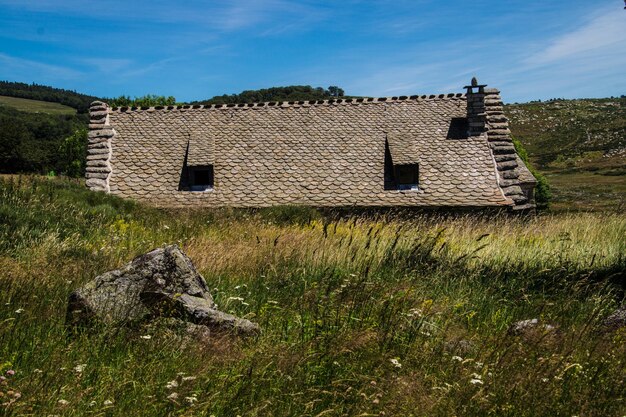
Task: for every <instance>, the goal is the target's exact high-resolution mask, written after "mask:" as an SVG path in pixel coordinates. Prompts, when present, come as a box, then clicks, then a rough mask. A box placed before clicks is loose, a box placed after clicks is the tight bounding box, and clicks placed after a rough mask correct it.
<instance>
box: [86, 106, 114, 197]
mask: <svg viewBox="0 0 626 417" xmlns="http://www.w3.org/2000/svg"><path fill="white" fill-rule="evenodd" d="M114 134H115V132H114V131H113V129H112V128H111V126H110V125H109V106H108V105H107V104H106V103H103V102H101V101H94V102H93V103H91V105H90V107H89V142H88V145H87V168H86V170H85V171H86V172H85V179H86V181H85V185H87V187H88V188H89V189H91V190H93V191H104V192H107V193H108V192H109V177H110V176H111V163H110V160H111V139H112V138H113V136H114Z"/></svg>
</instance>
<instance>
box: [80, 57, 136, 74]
mask: <svg viewBox="0 0 626 417" xmlns="http://www.w3.org/2000/svg"><path fill="white" fill-rule="evenodd" d="M80 61H81V62H82V63H84V64H85V65H87V66H88V67H89V68H90V69H92V70H96V71H98V72H102V73H109V72H115V71H120V70H124V69H126V68H128V67H129V66H130V65H132V63H133V61H132V60H130V59H125V58H119V59H115V58H83V59H81V60H80Z"/></svg>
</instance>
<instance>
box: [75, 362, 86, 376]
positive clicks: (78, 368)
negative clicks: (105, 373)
mask: <svg viewBox="0 0 626 417" xmlns="http://www.w3.org/2000/svg"><path fill="white" fill-rule="evenodd" d="M85 366H87V364H84V363H81V364H80V365H76V366H75V367H74V372H76V373H78V374H80V373H82V372H83V371H84V370H85Z"/></svg>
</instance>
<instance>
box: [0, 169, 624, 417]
mask: <svg viewBox="0 0 626 417" xmlns="http://www.w3.org/2000/svg"><path fill="white" fill-rule="evenodd" d="M166 243H167V244H170V243H176V244H178V245H180V246H181V247H182V248H183V249H184V250H185V251H186V252H187V253H188V254H189V256H190V257H191V259H192V260H193V261H194V263H195V265H196V266H197V268H198V269H199V270H200V272H201V273H202V274H203V275H204V277H205V278H206V280H207V283H208V285H209V287H210V288H212V295H213V296H214V298H215V300H216V302H217V303H218V305H219V306H220V308H221V309H223V310H225V311H229V312H232V313H234V314H237V315H239V316H243V317H246V318H249V319H251V320H254V321H256V322H257V323H259V324H260V325H261V327H262V329H263V333H262V334H261V336H259V337H258V338H255V339H247V340H239V339H236V338H234V337H223V336H221V337H216V338H214V339H212V340H209V341H206V340H205V341H196V340H187V339H185V338H184V337H183V336H182V335H180V334H178V333H176V332H175V331H172V330H171V329H167V328H163V327H159V326H156V327H154V326H153V327H144V326H142V325H137V326H135V327H132V328H129V329H108V328H104V327H102V328H96V329H94V330H93V331H91V332H85V333H80V334H70V333H69V331H68V329H67V328H66V327H65V324H64V317H65V308H66V301H67V296H68V295H69V293H70V292H71V291H72V290H73V289H75V288H77V287H78V286H80V285H81V284H82V283H84V282H86V281H88V280H90V279H92V278H93V277H94V276H96V275H98V274H100V273H102V272H104V271H107V270H110V269H113V268H117V267H119V266H121V265H122V264H124V263H126V262H128V261H129V260H131V259H132V258H133V257H134V256H136V255H138V254H141V253H144V252H146V251H148V250H150V249H152V248H154V247H158V246H161V245H163V244H166ZM625 253H626V216H625V215H624V214H623V213H577V214H568V213H564V214H557V215H542V216H537V217H530V218H520V217H508V216H494V215H490V216H482V217H481V216H468V215H464V216H456V217H434V216H430V217H422V216H418V217H413V218H407V217H404V218H402V217H392V216H388V215H387V216H378V217H352V218H343V219H333V218H329V217H323V216H321V215H320V214H319V213H318V212H316V211H315V210H312V209H306V208H293V207H278V208H274V209H264V210H258V211H250V210H226V209H224V210H205V211H184V210H177V211H161V210H156V209H152V208H149V207H145V206H141V205H138V204H135V203H132V202H128V201H123V200H120V199H117V198H115V197H111V196H106V195H103V194H96V193H91V192H89V191H87V190H85V189H84V187H83V186H82V185H81V184H80V183H79V182H69V181H66V180H59V179H52V180H48V179H36V178H33V177H8V178H4V179H2V180H0V288H2V291H1V292H0V323H1V325H0V372H1V373H2V374H3V375H5V378H6V380H4V381H3V382H1V383H0V403H1V404H2V405H1V406H0V415H5V416H21V415H32V416H48V415H59V416H82V415H94V416H96V415H97V416H118V415H119V416H174V415H176V416H197V415H202V416H204V415H205V416H211V415H214V416H237V415H240V416H450V415H459V416H461V415H462V416H487V415H494V416H573V415H578V416H622V415H624V413H626V378H625V376H626V343H625V338H626V331H624V330H622V331H618V332H604V331H602V327H601V325H600V323H601V321H602V319H603V318H604V317H606V316H607V315H608V314H609V313H610V312H611V311H613V310H614V309H615V308H616V307H617V306H618V305H619V304H620V303H621V302H623V301H624V286H623V282H624V279H625V278H626V277H625V271H626V258H625V257H624V254H625ZM528 318H539V319H540V320H542V321H544V322H546V323H551V324H554V325H555V326H557V328H558V331H556V332H552V333H541V332H539V333H535V334H534V335H529V336H527V337H521V336H511V335H509V334H508V333H507V328H508V326H509V325H510V324H511V323H512V322H515V321H517V320H522V319H528ZM142 336H143V337H142ZM8 371H11V372H8ZM13 372H14V375H11V374H13ZM174 394H175V395H174Z"/></svg>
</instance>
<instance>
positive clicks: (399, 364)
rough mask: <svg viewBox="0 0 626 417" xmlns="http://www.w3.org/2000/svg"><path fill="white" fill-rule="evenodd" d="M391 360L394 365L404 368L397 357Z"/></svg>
mask: <svg viewBox="0 0 626 417" xmlns="http://www.w3.org/2000/svg"><path fill="white" fill-rule="evenodd" d="M390 361H391V363H392V365H393V366H395V367H396V368H402V364H401V363H400V361H399V360H398V359H397V358H393V359H390Z"/></svg>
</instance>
